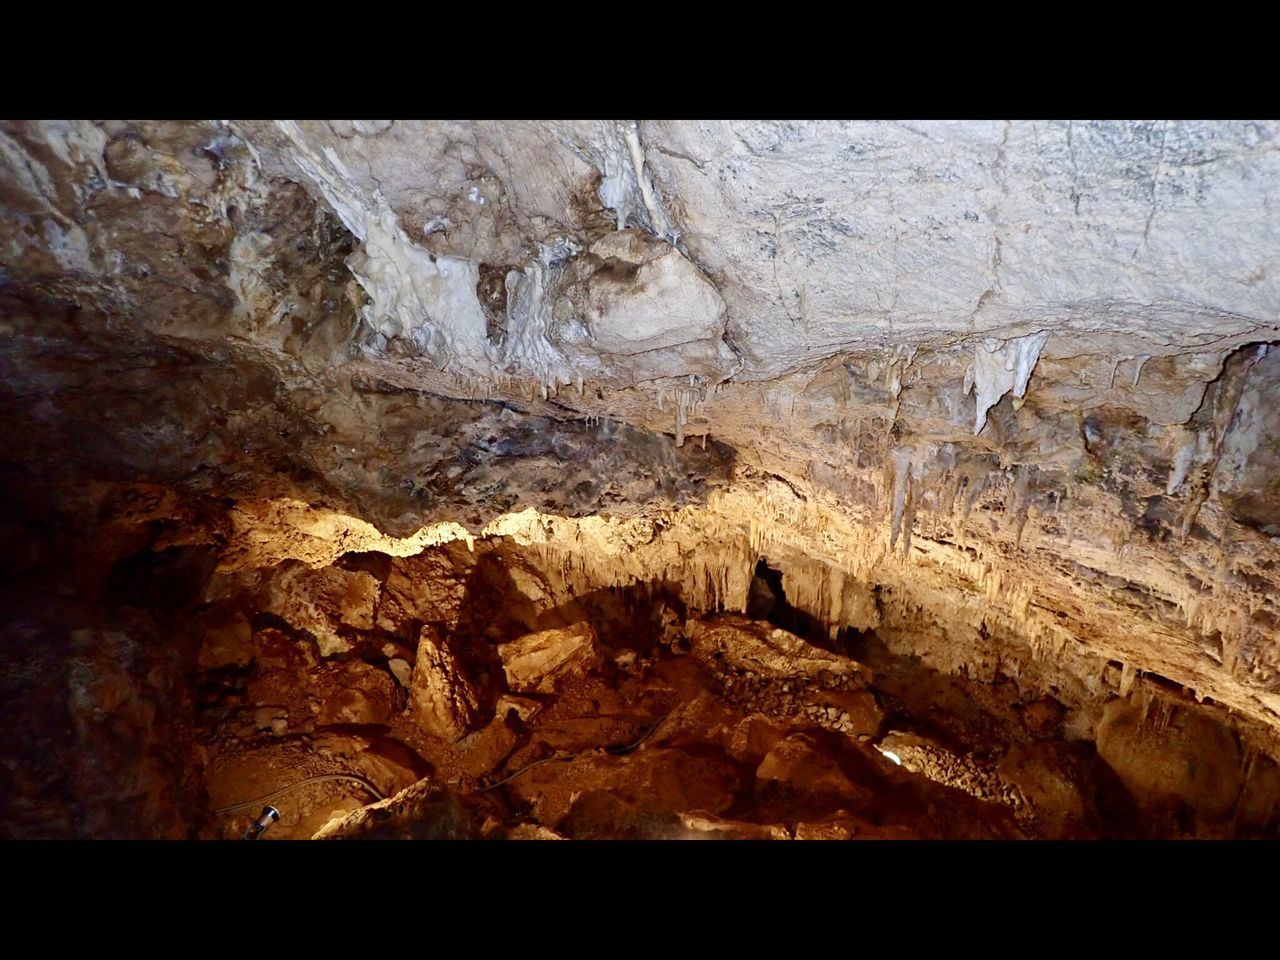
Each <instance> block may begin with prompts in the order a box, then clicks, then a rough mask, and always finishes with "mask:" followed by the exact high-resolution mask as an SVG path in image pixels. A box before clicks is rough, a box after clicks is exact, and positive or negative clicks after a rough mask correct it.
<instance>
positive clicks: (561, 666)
mask: <svg viewBox="0 0 1280 960" xmlns="http://www.w3.org/2000/svg"><path fill="white" fill-rule="evenodd" d="M498 655H499V656H501V657H502V668H503V670H504V671H505V673H506V675H507V686H508V687H510V688H511V689H512V690H515V691H518V692H537V693H551V692H553V691H554V690H555V689H556V687H557V686H559V685H560V684H561V682H562V681H564V680H565V679H567V678H569V677H573V676H582V675H584V674H586V673H587V672H588V671H590V670H591V669H592V668H594V667H595V666H597V665H598V663H599V662H600V644H599V641H598V640H597V639H596V632H595V630H594V628H592V626H591V624H589V623H586V622H583V623H575V624H574V625H573V626H571V627H565V628H563V629H555V630H542V631H540V632H538V633H530V634H527V635H526V636H523V637H521V638H520V639H519V640H514V641H512V642H511V643H504V644H503V645H502V646H500V647H498Z"/></svg>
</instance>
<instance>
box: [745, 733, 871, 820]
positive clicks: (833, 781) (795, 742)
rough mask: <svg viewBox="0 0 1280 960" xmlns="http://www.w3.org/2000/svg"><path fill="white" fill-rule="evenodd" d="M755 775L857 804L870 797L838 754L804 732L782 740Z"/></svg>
mask: <svg viewBox="0 0 1280 960" xmlns="http://www.w3.org/2000/svg"><path fill="white" fill-rule="evenodd" d="M756 779H757V780H761V781H775V782H777V783H779V784H782V785H784V786H785V787H786V788H787V789H788V790H795V791H798V792H801V793H807V794H815V795H819V796H831V797H837V798H839V799H841V800H843V801H846V802H853V803H854V804H861V803H865V802H867V801H868V800H869V799H870V798H871V793H870V791H869V790H867V789H865V788H864V787H861V786H859V785H858V784H856V783H854V782H853V781H852V780H850V779H849V778H848V777H847V776H845V774H844V771H843V770H841V769H840V764H839V763H838V762H837V761H836V760H835V758H834V757H831V756H829V755H827V754H826V753H823V752H822V751H820V750H819V749H818V748H817V746H816V744H815V743H814V741H813V740H812V739H810V738H809V737H808V736H806V735H804V734H792V735H791V736H789V737H787V738H786V739H785V740H781V741H779V742H778V743H777V745H776V746H774V748H773V749H772V750H770V751H769V753H768V754H767V755H766V756H765V758H764V760H763V761H762V762H761V764H760V766H759V767H758V768H757V769H756Z"/></svg>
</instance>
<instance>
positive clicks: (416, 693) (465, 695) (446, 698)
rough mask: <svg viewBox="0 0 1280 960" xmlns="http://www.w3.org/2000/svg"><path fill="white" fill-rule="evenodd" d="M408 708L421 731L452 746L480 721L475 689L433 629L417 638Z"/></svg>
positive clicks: (424, 629)
mask: <svg viewBox="0 0 1280 960" xmlns="http://www.w3.org/2000/svg"><path fill="white" fill-rule="evenodd" d="M409 704H410V709H411V710H412V713H413V719H414V721H415V722H416V723H417V724H418V726H419V727H421V728H422V729H423V730H424V731H426V732H427V733H429V734H430V735H431V736H433V737H440V738H442V739H444V740H448V741H450V742H453V741H456V740H460V739H461V738H462V737H464V736H466V735H467V733H469V732H470V731H471V730H473V729H474V728H475V726H476V723H477V721H478V720H479V709H480V703H479V699H478V698H477V696H476V691H475V688H474V687H473V686H472V684H471V681H470V679H469V678H468V677H467V676H466V674H465V673H463V671H462V667H461V665H460V664H459V663H458V660H457V658H456V657H454V655H453V653H452V652H451V651H450V650H449V647H448V644H447V643H446V642H445V640H444V638H443V637H441V636H440V635H439V634H438V633H437V632H436V631H435V629H434V628H432V627H430V626H424V627H423V628H422V630H421V632H420V633H419V634H418V658H417V664H416V665H415V667H414V670H413V681H412V685H411V687H410V690H409Z"/></svg>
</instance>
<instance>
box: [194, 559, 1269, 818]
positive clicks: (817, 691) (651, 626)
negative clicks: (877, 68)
mask: <svg viewBox="0 0 1280 960" xmlns="http://www.w3.org/2000/svg"><path fill="white" fill-rule="evenodd" d="M467 560H468V562H467V563H464V564H462V565H461V566H460V567H459V566H450V564H448V563H444V564H440V563H438V562H437V564H436V566H435V567H434V568H433V571H434V578H433V579H431V580H429V581H428V580H426V579H424V580H414V579H413V578H412V577H409V578H405V577H403V576H399V575H397V574H396V573H395V572H394V569H393V570H392V571H384V576H385V580H386V583H387V584H392V583H395V584H397V586H396V589H397V590H398V591H399V595H398V596H397V597H396V598H395V601H394V602H395V604H396V605H397V606H396V608H395V611H398V612H395V611H392V609H391V608H390V607H389V606H388V601H389V600H390V599H391V598H390V596H389V593H388V591H387V590H386V589H385V588H384V592H383V593H382V594H381V597H382V599H381V602H380V604H379V606H378V608H377V611H376V612H377V619H378V621H379V622H380V623H381V624H382V625H383V626H384V627H386V628H389V629H378V628H374V629H361V628H360V626H359V625H358V624H353V623H352V622H351V619H352V618H351V617H350V616H349V615H347V614H345V613H344V612H342V611H339V610H337V609H336V608H335V609H332V610H330V611H329V614H328V616H329V617H330V625H331V626H332V629H333V630H334V631H335V634H334V635H336V636H338V637H340V639H341V641H342V642H341V644H340V645H339V646H340V647H341V648H343V649H341V650H340V651H339V652H336V653H333V652H331V653H330V655H329V656H322V655H321V654H322V649H323V648H322V647H321V645H320V642H319V638H317V637H316V635H315V634H314V633H313V632H312V631H311V630H310V629H309V625H310V624H313V623H314V618H315V617H316V616H317V608H316V607H315V606H314V605H312V604H308V605H306V606H305V608H304V609H301V610H300V612H298V613H297V614H296V615H295V623H293V624H291V623H290V622H289V621H288V620H287V619H284V618H283V617H279V616H275V615H268V616H265V617H264V616H262V615H258V616H257V617H256V618H255V617H250V618H248V619H238V620H237V619H232V620H230V621H228V622H227V623H225V624H223V625H222V626H220V627H218V628H217V629H212V630H210V632H209V633H208V634H207V635H206V637H205V641H204V646H203V648H202V652H201V666H202V668H203V669H202V672H201V674H200V677H201V687H200V689H201V691H202V694H201V700H200V705H201V711H202V712H201V716H202V718H203V720H202V722H203V724H204V726H203V728H202V733H203V739H202V742H201V750H202V753H203V757H204V776H205V783H206V786H207V790H208V796H209V806H210V811H211V814H210V820H209V825H208V826H207V828H206V830H207V831H209V832H210V833H211V834H216V835H220V836H223V837H237V836H240V835H241V834H242V833H243V832H244V830H245V828H246V827H247V825H248V823H249V822H251V820H252V819H253V818H254V817H256V816H257V815H258V813H259V812H260V810H261V806H262V804H263V803H265V802H266V801H265V800H260V798H263V797H272V796H273V795H275V794H277V792H278V791H280V790H282V789H283V788H288V787H290V786H291V785H293V784H298V786H296V787H295V788H294V789H293V790H291V791H288V792H285V793H283V794H280V795H278V796H277V797H275V798H274V799H272V800H271V802H272V803H273V805H274V806H275V807H276V808H277V809H278V810H279V811H280V814H281V819H280V822H279V823H277V824H275V825H274V826H273V827H272V829H271V831H270V832H269V834H268V835H269V837H271V838H274V839H291V838H294V839H297V838H306V837H313V836H314V837H322V838H359V837H368V838H377V837H382V838H387V837H399V838H418V839H425V838H440V837H452V838H487V839H502V838H511V839H521V838H524V839H550V838H568V839H605V838H623V839H810V838H813V839H894V838H920V839H960V838H994V839H1013V838H1025V837H1039V838H1064V837H1113V836H1114V837H1121V836H1144V835H1169V834H1170V832H1172V833H1174V834H1177V832H1178V831H1182V833H1183V834H1184V835H1196V834H1197V831H1199V833H1201V834H1203V833H1205V832H1207V831H1211V830H1214V829H1217V830H1220V831H1227V832H1229V828H1228V827H1227V826H1225V825H1224V824H1226V822H1228V821H1230V819H1231V816H1232V814H1233V813H1234V810H1229V809H1225V808H1223V807H1222V803H1221V799H1220V797H1221V794H1222V791H1221V790H1220V789H1219V790H1218V792H1217V793H1216V794H1214V795H1213V796H1212V797H1210V798H1209V800H1208V806H1207V807H1206V806H1205V804H1203V803H1201V800H1202V799H1204V796H1203V794H1204V791H1201V793H1200V794H1197V793H1196V792H1195V789H1194V787H1195V784H1194V783H1193V784H1192V785H1191V787H1186V786H1185V785H1183V784H1181V783H1175V784H1174V786H1173V787H1172V788H1171V790H1165V791H1164V792H1163V793H1161V790H1160V789H1159V787H1158V786H1157V787H1155V788H1151V789H1149V790H1148V793H1147V794H1146V795H1144V794H1143V793H1142V789H1141V788H1136V789H1131V788H1126V786H1125V783H1124V781H1125V778H1126V777H1129V778H1130V779H1132V778H1133V776H1135V774H1134V769H1137V771H1138V773H1137V774H1136V775H1137V776H1138V779H1139V780H1141V767H1142V764H1143V763H1144V762H1145V763H1150V762H1151V761H1150V757H1149V755H1148V754H1143V752H1142V750H1143V746H1144V744H1143V743H1141V742H1139V740H1138V738H1137V735H1136V734H1131V733H1128V732H1127V731H1128V728H1124V731H1123V733H1124V734H1125V736H1126V737H1127V738H1126V739H1123V740H1121V739H1120V736H1121V734H1113V736H1112V740H1113V741H1116V742H1118V743H1120V744H1121V746H1120V747H1117V748H1113V750H1112V753H1113V754H1123V756H1122V759H1123V760H1124V761H1127V762H1128V763H1129V766H1128V767H1127V768H1126V767H1125V766H1123V764H1121V766H1120V769H1119V775H1118V776H1117V771H1115V770H1113V769H1112V767H1111V766H1109V765H1108V763H1106V762H1105V761H1104V760H1103V759H1102V758H1101V757H1100V756H1099V752H1098V749H1096V748H1095V747H1094V744H1093V743H1092V742H1089V741H1087V740H1079V739H1077V740H1070V739H1068V738H1067V736H1066V729H1067V724H1066V723H1065V719H1064V718H1066V716H1067V715H1068V713H1069V710H1068V708H1067V707H1066V706H1064V705H1063V704H1061V703H1058V702H1057V701H1055V700H1053V699H1052V698H1051V697H1046V696H1039V697H1030V696H1027V697H1024V696H1023V695H1022V694H1021V693H1020V692H1019V690H1018V686H1017V684H1016V683H1014V682H1012V681H1011V680H1007V679H1006V680H1004V681H1003V682H999V683H995V684H990V683H982V682H977V681H973V680H969V679H967V678H965V677H963V676H949V675H942V674H939V673H937V672H935V671H932V670H929V669H928V668H925V667H923V666H922V665H921V664H920V663H919V662H918V661H914V660H913V659H912V658H907V657H900V656H895V655H894V654H892V653H890V652H889V651H888V650H887V649H886V648H885V647H884V646H883V645H882V644H880V643H879V642H878V641H877V640H876V638H875V637H874V635H860V636H856V637H855V636H840V637H836V638H830V637H814V638H813V639H815V640H821V641H822V645H819V644H818V643H814V642H809V640H806V639H804V638H802V637H800V636H797V635H796V634H794V633H792V632H790V631H787V630H783V629H781V628H779V627H777V626H775V625H774V624H773V623H770V622H768V621H766V620H756V619H750V618H748V617H746V616H742V615H736V614H717V613H713V612H699V611H692V610H688V609H686V608H685V607H684V605H683V603H682V602H681V600H680V599H679V596H678V593H677V592H673V591H671V590H669V589H668V588H665V587H661V586H656V587H637V588H634V589H632V590H629V591H628V590H603V591H597V592H595V593H593V594H589V595H584V596H578V597H575V598H574V599H572V600H571V601H570V602H558V601H562V600H563V598H561V597H558V596H557V595H556V590H555V588H554V587H552V586H551V585H549V584H548V583H547V582H546V581H544V580H542V579H540V577H539V575H538V574H537V572H536V571H535V570H533V569H532V568H530V567H529V566H528V565H527V564H526V563H525V561H524V559H523V558H521V557H519V556H516V555H512V554H507V555H504V554H503V553H502V552H501V551H493V552H490V553H487V554H486V553H484V552H483V551H482V552H481V557H480V558H479V559H476V557H474V556H471V557H468V558H467ZM422 563H423V561H422V560H421V559H420V558H414V559H412V560H407V561H395V563H394V564H393V565H392V566H393V568H396V567H397V566H399V567H403V568H410V569H411V568H413V566H414V565H415V564H417V565H419V566H420V565H421V564H422ZM498 568H501V570H502V576H498V575H497V574H496V572H495V571H496V570H497V569H498ZM479 571H483V576H482V575H480V574H479ZM341 574H342V571H340V570H339V568H336V567H335V568H330V569H329V571H328V572H327V573H326V574H325V579H326V582H327V583H328V582H330V581H334V580H335V578H337V579H340V575H341ZM359 576H367V574H364V573H360V575H359ZM296 577H297V575H296V574H293V575H291V576H290V577H287V578H281V579H282V580H284V581H285V586H283V587H281V588H280V589H292V587H293V586H294V580H295V579H296ZM353 578H354V575H353ZM450 578H455V579H456V580H457V582H458V584H460V585H461V587H460V588H459V589H454V590H451V589H450V587H449V579H450ZM516 582H518V583H519V584H520V587H519V588H518V589H512V590H511V592H510V593H509V594H508V595H506V596H503V595H502V594H501V593H499V592H495V588H497V589H510V588H511V584H512V583H516ZM330 585H331V586H332V583H330ZM360 586H361V588H362V589H360V590H356V591H355V592H353V593H351V594H349V596H351V597H354V598H355V599H354V600H352V601H351V602H353V603H357V604H358V603H363V602H364V599H363V598H364V597H365V596H366V594H365V592H364V590H363V584H362V583H361V584H360ZM259 589H261V588H259ZM266 589H267V591H268V592H270V591H271V590H272V589H273V588H272V587H271V585H270V584H268V585H267V587H266ZM442 597H447V598H450V599H447V600H445V601H443V602H442V601H441V598H442ZM419 604H425V606H419ZM276 608H277V609H282V610H285V614H286V616H288V615H289V611H288V610H287V609H285V607H284V606H277V607H276ZM775 612H776V611H775ZM423 613H428V614H429V615H431V616H433V617H436V618H438V619H436V620H435V622H430V621H424V620H423V619H421V615H422V614H423ZM773 619H775V620H776V619H778V618H777V617H776V616H775V617H774V618H773ZM344 624H345V626H344ZM415 646H416V648H417V649H416V650H415V649H414V647H415ZM329 649H330V650H331V651H333V650H337V649H338V648H336V647H333V646H330V647H329ZM851 653H852V654H854V655H850V654H851ZM410 664H412V667H411V668H410V669H408V670H406V667H409V665H410ZM1111 726H1112V727H1116V723H1115V722H1113V723H1112V725H1111ZM1116 729H1117V730H1119V729H1120V728H1119V727H1116ZM1196 729H1197V730H1198V729H1199V728H1198V727H1197V728H1196ZM1201 736H1204V734H1201ZM336 774H346V775H347V776H346V778H337V777H336V776H335V775H336ZM1170 776H1174V775H1173V774H1170ZM1166 779H1167V778H1166ZM1152 790H1154V793H1152V792H1151V791H1152ZM1179 791H1180V792H1179ZM1255 792H1256V790H1255ZM1264 792H1265V791H1264ZM1135 793H1136V794H1138V795H1139V796H1140V797H1141V799H1142V800H1143V801H1144V803H1143V804H1141V805H1140V804H1139V803H1138V801H1135V800H1134V799H1133V796H1134V794H1135ZM1157 794H1158V795H1159V796H1157ZM1166 801H1168V802H1166ZM1162 803H1163V804H1164V806H1163V807H1162V806H1161V804H1162ZM1214 804H1217V806H1216V807H1215V806H1214ZM1197 806H1199V807H1200V808H1201V809H1199V810H1197ZM1228 806H1230V804H1228ZM1254 806H1258V803H1257V802H1256V801H1255V803H1254ZM1152 810H1158V811H1159V812H1160V816H1157V817H1156V818H1155V819H1152V814H1151V811H1152ZM1161 817H1162V818H1161ZM1257 819H1258V818H1257V817H1255V818H1254V822H1252V824H1251V825H1250V824H1249V823H1247V822H1246V821H1239V817H1238V816H1237V821H1239V822H1238V823H1237V826H1240V825H1241V824H1244V826H1245V827H1246V830H1245V832H1246V833H1247V832H1248V829H1252V830H1253V831H1254V832H1259V831H1262V832H1265V828H1266V827H1267V823H1266V822H1265V817H1264V818H1263V821H1262V822H1257ZM1215 823H1216V824H1217V825H1218V826H1216V827H1215V826H1214V824H1215Z"/></svg>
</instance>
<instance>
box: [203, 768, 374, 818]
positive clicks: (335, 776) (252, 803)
mask: <svg viewBox="0 0 1280 960" xmlns="http://www.w3.org/2000/svg"><path fill="white" fill-rule="evenodd" d="M325 780H350V781H351V782H352V783H358V784H360V786H362V787H364V788H365V789H366V790H368V791H369V792H370V793H372V794H373V795H374V796H375V797H376V798H377V799H379V800H385V799H386V797H385V796H383V794H382V791H381V790H379V789H378V788H377V787H375V786H374V785H373V784H372V783H370V782H369V781H368V780H366V779H365V778H364V777H359V776H356V775H355V774H354V773H322V774H318V775H317V776H314V777H306V778H304V779H302V780H298V781H297V782H296V783H291V784H289V785H288V786H287V787H281V788H280V789H279V790H276V791H274V792H272V793H268V794H267V795H266V796H262V797H255V798H254V799H252V800H242V801H241V802H240V803H233V804H231V805H230V806H228V807H219V808H218V809H217V810H215V811H213V812H214V814H216V815H217V816H222V815H223V814H227V813H235V812H236V811H237V810H246V809H248V808H249V807H256V806H259V805H260V804H264V803H270V802H271V801H272V800H274V799H275V798H276V797H282V796H284V795H285V794H286V793H289V792H290V791H293V790H296V789H297V788H298V787H301V786H305V785H306V784H308V783H320V782H322V781H325Z"/></svg>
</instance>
